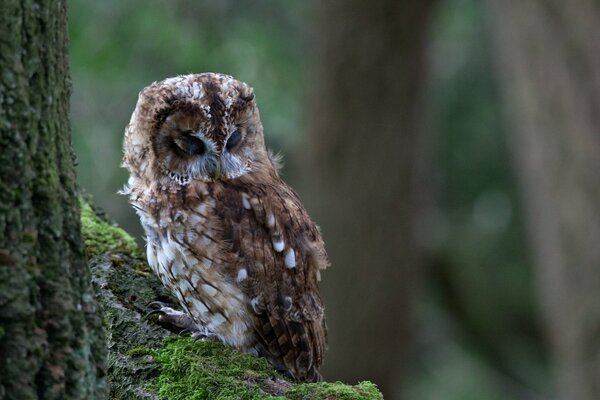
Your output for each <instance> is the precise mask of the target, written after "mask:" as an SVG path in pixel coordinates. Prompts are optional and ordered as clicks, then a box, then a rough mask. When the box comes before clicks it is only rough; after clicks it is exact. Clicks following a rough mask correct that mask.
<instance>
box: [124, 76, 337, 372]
mask: <svg viewBox="0 0 600 400" xmlns="http://www.w3.org/2000/svg"><path fill="white" fill-rule="evenodd" d="M124 150H125V155H124V159H123V165H124V166H125V167H126V168H127V169H128V170H129V172H130V178H129V181H128V184H127V185H126V187H125V189H124V192H125V193H126V194H128V195H129V196H130V202H131V204H132V205H133V207H134V208H135V210H136V211H137V213H138V215H139V217H140V220H141V223H142V225H143V227H144V229H145V232H146V235H147V256H148V262H149V264H150V265H151V267H152V268H153V269H154V271H155V272H156V274H157V275H158V276H159V277H160V279H161V280H162V282H163V284H164V285H165V286H166V287H167V288H168V289H169V290H170V291H171V292H172V293H173V294H174V295H175V296H176V297H177V299H178V300H179V302H180V303H181V306H182V307H183V312H177V311H174V310H172V309H168V308H163V309H162V310H161V311H162V316H161V318H162V319H163V320H167V321H169V322H172V323H175V324H178V325H179V326H187V327H188V328H189V325H190V324H191V325H192V326H193V328H194V330H196V332H200V333H202V334H203V335H206V336H212V337H215V338H217V339H219V340H221V341H222V342H224V343H226V344H228V345H230V346H233V347H236V348H238V349H240V350H242V351H245V352H249V353H253V354H256V355H260V356H263V357H265V358H267V360H269V362H271V363H272V364H273V365H274V366H275V367H277V368H278V369H280V370H282V371H285V372H287V373H288V374H290V375H291V376H292V377H293V378H294V379H296V380H297V381H313V380H318V379H319V378H320V375H319V372H318V368H319V367H320V366H321V364H322V362H323V352H324V350H325V345H326V329H325V323H324V317H323V305H322V302H321V297H320V295H319V290H318V281H319V280H320V270H321V269H323V268H325V267H326V265H327V263H328V261H327V255H326V253H325V249H324V246H323V241H322V239H321V235H320V233H319V230H318V228H317V226H316V225H315V224H314V223H313V222H312V221H311V219H310V218H309V216H308V215H307V213H306V210H305V209H304V207H303V206H302V203H301V202H300V200H299V199H298V195H297V194H296V193H295V192H294V191H293V190H292V189H291V188H290V187H289V186H288V185H286V184H285V183H284V182H283V181H282V180H281V178H280V177H279V175H278V172H277V163H276V162H275V161H274V159H273V157H272V156H271V155H270V153H269V152H268V151H267V149H266V148H265V143H264V137H263V127H262V124H261V122H260V117H259V113H258V109H257V106H256V102H255V99H254V93H253V90H252V89H251V88H250V87H249V86H247V85H246V84H245V83H243V82H239V81H237V80H235V79H233V78H232V77H230V76H227V75H222V74H215V73H204V74H197V75H186V76H178V77H175V78H169V79H166V80H164V81H161V82H158V83H154V84H152V85H150V86H148V87H146V88H145V89H143V90H142V91H141V93H140V95H139V99H138V103H137V106H136V108H135V111H134V112H133V115H132V116H131V121H130V123H129V125H128V126H127V128H126V131H125V142H124Z"/></svg>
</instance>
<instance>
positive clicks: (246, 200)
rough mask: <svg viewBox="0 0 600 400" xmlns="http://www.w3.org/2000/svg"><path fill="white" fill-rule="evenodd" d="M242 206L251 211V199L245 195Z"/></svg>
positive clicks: (243, 195)
mask: <svg viewBox="0 0 600 400" xmlns="http://www.w3.org/2000/svg"><path fill="white" fill-rule="evenodd" d="M242 205H243V206H244V208H245V209H246V210H250V209H251V208H252V206H251V205H250V199H249V198H248V196H247V195H245V194H242Z"/></svg>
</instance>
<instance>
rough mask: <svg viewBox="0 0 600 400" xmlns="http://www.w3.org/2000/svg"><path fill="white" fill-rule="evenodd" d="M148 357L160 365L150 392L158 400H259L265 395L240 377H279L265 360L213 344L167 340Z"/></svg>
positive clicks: (184, 339) (257, 387)
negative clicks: (154, 391) (157, 375)
mask: <svg viewBox="0 0 600 400" xmlns="http://www.w3.org/2000/svg"><path fill="white" fill-rule="evenodd" d="M152 355H153V356H154V360H155V361H156V362H158V364H159V366H160V375H159V377H158V378H157V381H156V383H155V385H154V389H155V390H156V391H157V392H158V394H159V396H160V397H161V398H162V399H169V400H203V399H263V398H265V395H266V393H265V392H264V391H262V390H261V389H260V387H259V386H256V385H248V382H247V381H245V379H244V378H245V377H246V378H247V377H248V376H250V375H251V376H252V380H253V381H260V380H266V379H273V378H281V376H280V375H279V374H277V373H276V372H275V371H274V370H273V369H272V368H271V367H270V366H269V364H268V363H267V362H266V360H264V359H262V358H257V357H253V356H250V355H247V354H241V353H239V352H238V351H236V350H234V349H232V348H229V347H226V346H224V345H222V344H220V343H215V342H209V341H198V342H196V343H194V342H193V341H192V340H191V339H190V338H182V337H168V338H166V339H165V341H164V346H163V347H162V348H161V349H158V350H153V353H152ZM267 397H268V395H267Z"/></svg>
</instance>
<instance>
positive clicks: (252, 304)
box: [250, 297, 262, 314]
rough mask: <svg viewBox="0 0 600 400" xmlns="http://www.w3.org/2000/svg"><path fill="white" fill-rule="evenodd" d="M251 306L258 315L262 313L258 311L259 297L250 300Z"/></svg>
mask: <svg viewBox="0 0 600 400" xmlns="http://www.w3.org/2000/svg"><path fill="white" fill-rule="evenodd" d="M250 305H251V306H252V309H253V310H254V312H255V313H257V314H261V313H262V311H261V310H259V309H258V297H254V298H253V299H252V300H250Z"/></svg>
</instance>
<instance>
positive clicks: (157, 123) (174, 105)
mask: <svg viewBox="0 0 600 400" xmlns="http://www.w3.org/2000/svg"><path fill="white" fill-rule="evenodd" d="M165 103H166V106H165V107H163V108H161V109H160V110H158V111H157V112H156V114H155V116H154V131H155V132H158V131H159V130H160V128H161V127H162V126H163V124H164V123H165V120H166V119H167V117H168V116H169V115H171V114H173V113H174V112H175V111H184V112H188V113H192V112H197V113H202V114H203V113H204V110H202V107H200V105H198V104H194V103H192V102H190V101H188V100H187V99H181V98H179V97H177V96H171V97H169V98H167V99H166V101H165Z"/></svg>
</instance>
